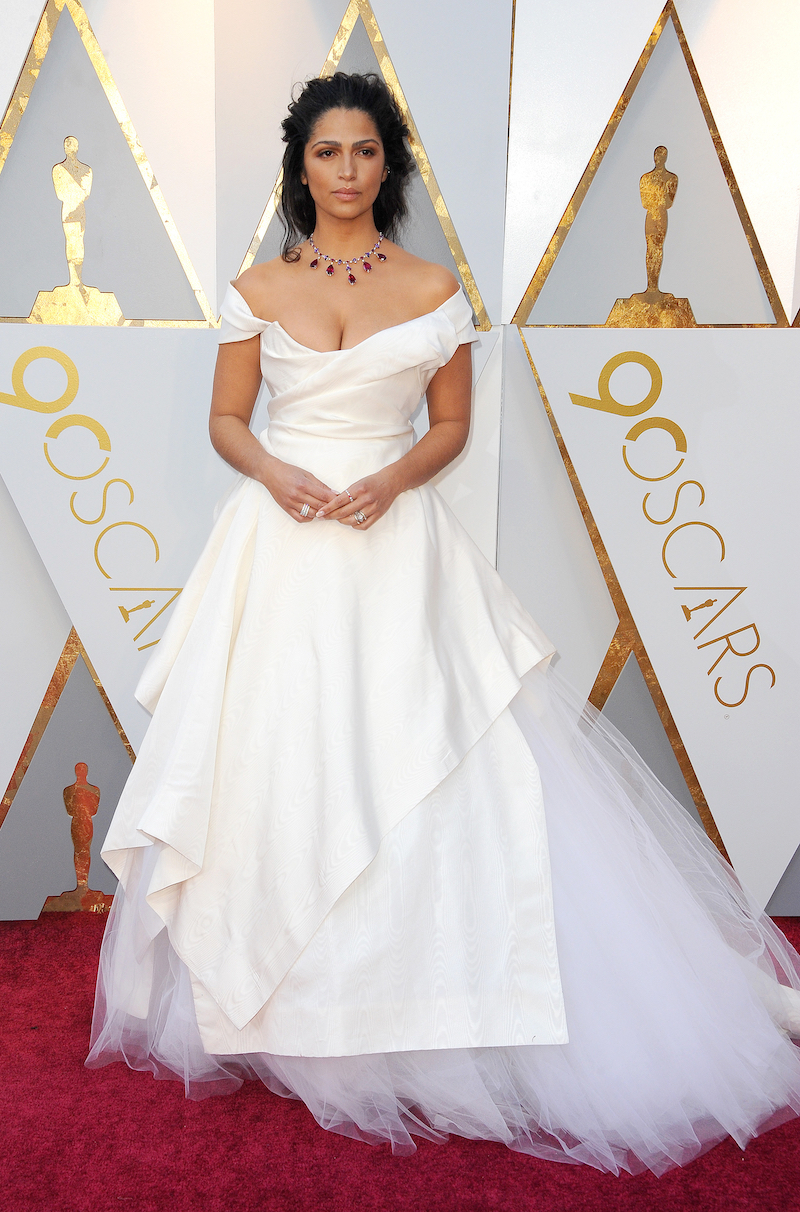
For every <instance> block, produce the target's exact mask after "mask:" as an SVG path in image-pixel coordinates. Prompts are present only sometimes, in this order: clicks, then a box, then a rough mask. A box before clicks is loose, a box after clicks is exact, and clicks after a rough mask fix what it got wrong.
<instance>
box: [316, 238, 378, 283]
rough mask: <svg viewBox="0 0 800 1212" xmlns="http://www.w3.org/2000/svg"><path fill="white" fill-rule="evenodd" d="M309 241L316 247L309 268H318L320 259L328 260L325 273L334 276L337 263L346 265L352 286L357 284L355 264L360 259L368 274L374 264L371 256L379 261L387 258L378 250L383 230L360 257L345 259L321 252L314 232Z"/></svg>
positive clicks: (348, 279)
mask: <svg viewBox="0 0 800 1212" xmlns="http://www.w3.org/2000/svg"><path fill="white" fill-rule="evenodd" d="M308 242H309V244H310V245H311V247H312V248H313V249H314V253H315V256H314V260H313V261H311V262H310V263H309V266H308V268H309V269H316V268H317V266H318V265H319V263H320V261H327V262H328V264H327V265H326V266H325V273H326V274H327V275H328V277H333V274H334V273H335V267H336V266H337V265H344V266H345V268H346V269H347V281H348V282H349V283H350V285H351V286H355V284H356V281H357V278H356V275H355V274H354V273H353V266H354V265H357V264H358V262H359V261H360V262H361V264H362V265H363V266H364V273H367V274H368V273H369V272H370V270H371V269H372V266H371V264H370V261H369V258H370V257H372V256H374V257H375V258H376V259H377V260H378V261H385V260H386V254H385V253H382V252H378V249H379V248H380V246H381V244H382V243H383V232H380V234H379V235H378V239H377V240H376V241H375V243H374V244H373V246H372V248H371V249H370V250H369V252H365V253H362V254H361V256H360V257H345V258H344V259H342V258H341V257H329V256H328V254H327V253H324V252H320V250H319V249H318V248H317V246H316V244H315V243H314V233H313V232H312V233H311V235H310V236H309V237H308Z"/></svg>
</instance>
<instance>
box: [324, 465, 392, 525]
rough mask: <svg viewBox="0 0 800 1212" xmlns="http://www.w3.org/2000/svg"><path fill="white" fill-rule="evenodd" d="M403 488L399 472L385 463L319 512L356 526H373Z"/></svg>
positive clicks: (344, 523) (333, 519)
mask: <svg viewBox="0 0 800 1212" xmlns="http://www.w3.org/2000/svg"><path fill="white" fill-rule="evenodd" d="M401 492H402V486H401V484H400V483H399V479H398V476H397V473H396V472H394V471H393V470H392V468H391V467H385V468H384V469H383V471H378V472H376V473H375V475H373V476H367V477H366V478H365V479H363V480H356V481H355V482H354V483H353V484H350V485H348V487H347V488H345V489H344V491H342V492H340V493H338V495H337V496H335V497H334V498H333V500H332V501H328V503H327V505H323V507H322V509H319V510H318V511H317V514H316V516H317V517H318V518H330V519H331V520H332V521H334V522H341V523H342V524H343V525H344V526H352V527H353V529H354V530H369V528H370V526H372V525H373V524H374V523H375V522H377V521H378V518H382V517H383V515H384V514H385V513H386V511H387V509H388V508H389V507H390V505H391V504H392V502H393V501H394V499H395V497H397V496H399V494H400V493H401Z"/></svg>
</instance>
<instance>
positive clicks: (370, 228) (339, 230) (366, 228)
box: [312, 214, 379, 260]
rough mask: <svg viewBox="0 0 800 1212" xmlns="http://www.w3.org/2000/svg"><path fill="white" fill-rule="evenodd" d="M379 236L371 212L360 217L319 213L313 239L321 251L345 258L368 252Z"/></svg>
mask: <svg viewBox="0 0 800 1212" xmlns="http://www.w3.org/2000/svg"><path fill="white" fill-rule="evenodd" d="M378 236H379V232H378V231H377V230H376V228H375V223H374V220H373V218H372V215H371V214H369V215H361V216H360V217H359V218H358V219H333V218H331V216H330V215H320V214H318V215H317V225H316V227H315V229H314V233H313V236H312V239H313V241H314V243H315V244H316V246H317V248H318V249H320V251H321V252H324V253H327V254H328V255H329V256H331V257H340V258H341V259H342V260H344V259H345V258H346V257H359V256H361V254H362V253H365V252H368V251H369V249H371V248H372V246H373V244H374V243H375V241H376V240H377V239H378Z"/></svg>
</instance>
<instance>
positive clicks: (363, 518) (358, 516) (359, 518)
mask: <svg viewBox="0 0 800 1212" xmlns="http://www.w3.org/2000/svg"><path fill="white" fill-rule="evenodd" d="M353 518H354V519H355V521H356V523H357V524H358V525H359V526H360V525H361V523H362V522H366V520H367V515H366V514H365V513H362V512H361V510H360V509H357V510H356V511H355V513H354V514H353Z"/></svg>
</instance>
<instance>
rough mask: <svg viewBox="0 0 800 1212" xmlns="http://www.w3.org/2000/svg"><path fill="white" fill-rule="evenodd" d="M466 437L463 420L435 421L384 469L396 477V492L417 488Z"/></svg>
mask: <svg viewBox="0 0 800 1212" xmlns="http://www.w3.org/2000/svg"><path fill="white" fill-rule="evenodd" d="M468 436H469V424H468V423H464V422H463V421H438V422H437V423H436V424H435V425H432V426H431V428H430V429H429V430H428V432H427V433H426V434H425V436H424V437H422V438H420V440H419V442H417V443H416V445H415V446H413V447H412V448H411V450H409V452H408V454H405V455H403V457H402V458H401V459H398V460H397V462H396V463H392V464H391V465H390V467H389V468H387V470H389V471H391V472H392V473H393V474H394V476H395V477H396V482H397V484H398V492H405V491H406V490H407V489H409V488H419V487H420V485H421V484H427V482H428V480H431V479H433V477H434V476H435V475H438V473H439V472H440V471H441V470H442V469H443V468H444V467H447V465H448V463H452V461H453V459H455V458H457V457H458V455H460V454H461V451H462V450H463V449H464V447H465V445H466V442H467V438H468Z"/></svg>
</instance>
